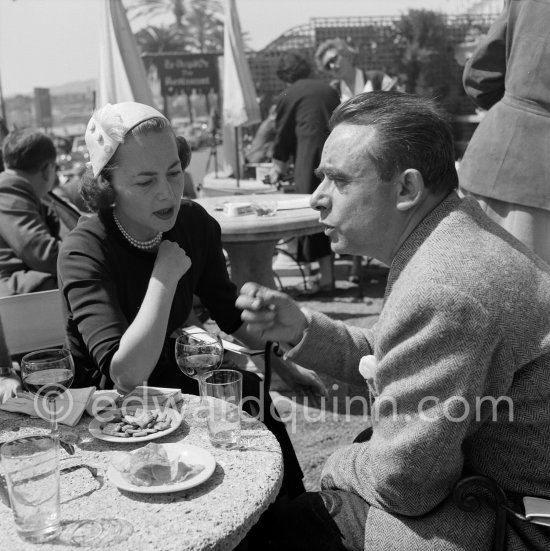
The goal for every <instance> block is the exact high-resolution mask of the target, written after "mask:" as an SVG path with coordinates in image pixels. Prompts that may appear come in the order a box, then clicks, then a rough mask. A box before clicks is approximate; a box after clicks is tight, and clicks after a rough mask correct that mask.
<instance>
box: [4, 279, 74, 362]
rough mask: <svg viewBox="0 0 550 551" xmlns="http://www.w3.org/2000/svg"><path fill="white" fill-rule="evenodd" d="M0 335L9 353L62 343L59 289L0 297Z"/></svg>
mask: <svg viewBox="0 0 550 551" xmlns="http://www.w3.org/2000/svg"><path fill="white" fill-rule="evenodd" d="M0 317H1V318H2V325H3V327H4V337H5V339H6V344H7V345H8V349H9V351H10V354H11V355H12V356H15V355H18V354H23V353H25V352H30V351H33V350H40V349H42V348H52V347H57V346H62V345H63V343H64V342H65V330H64V321H63V313H62V311H61V296H60V293H59V290H57V289H54V290H52V291H40V292H37V293H25V294H22V295H13V296H9V297H2V298H0Z"/></svg>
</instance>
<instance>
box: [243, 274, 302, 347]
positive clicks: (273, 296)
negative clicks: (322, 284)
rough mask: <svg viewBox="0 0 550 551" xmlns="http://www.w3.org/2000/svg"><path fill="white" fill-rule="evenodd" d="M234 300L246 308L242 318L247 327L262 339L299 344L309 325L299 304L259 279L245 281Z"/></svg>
mask: <svg viewBox="0 0 550 551" xmlns="http://www.w3.org/2000/svg"><path fill="white" fill-rule="evenodd" d="M235 304H236V306H237V308H240V309H241V310H243V313H242V314H241V319H242V320H243V321H244V322H245V323H246V325H247V331H248V332H250V333H251V334H252V335H254V336H256V337H258V338H260V339H261V340H262V341H263V342H265V341H279V342H284V343H292V344H297V343H298V342H299V341H300V340H301V339H302V336H303V334H304V331H305V329H306V328H307V319H306V317H305V315H304V314H303V313H302V311H301V310H300V308H299V306H298V304H296V303H295V302H294V301H293V300H292V299H291V298H290V297H289V296H288V295H286V294H285V293H281V292H279V291H274V290H273V289H269V288H268V287H262V286H261V285H258V284H257V283H245V284H244V285H243V286H242V288H241V294H240V296H239V297H238V298H237V301H236V303H235Z"/></svg>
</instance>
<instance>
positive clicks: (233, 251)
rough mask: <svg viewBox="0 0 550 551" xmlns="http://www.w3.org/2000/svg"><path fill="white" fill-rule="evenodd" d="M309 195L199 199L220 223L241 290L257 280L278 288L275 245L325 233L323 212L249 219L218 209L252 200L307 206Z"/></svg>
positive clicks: (291, 211) (283, 212) (309, 210)
mask: <svg viewBox="0 0 550 551" xmlns="http://www.w3.org/2000/svg"><path fill="white" fill-rule="evenodd" d="M307 198H309V195H304V194H284V193H278V194H273V195H268V196H266V197H262V196H261V197H258V196H256V195H242V196H239V197H235V198H231V197H205V198H202V199H196V202H197V203H199V204H200V205H202V206H203V207H204V208H205V209H206V210H207V211H208V213H209V214H210V215H211V216H213V217H214V218H215V219H216V220H217V221H218V222H219V224H220V226H221V229H222V242H223V246H224V249H225V250H226V251H227V254H228V256H229V262H230V265H231V279H232V280H233V281H234V282H235V284H236V285H237V287H241V285H242V284H243V283H245V282H246V281H255V282H257V283H260V284H262V285H266V286H268V287H271V288H273V289H274V288H275V280H274V277H273V267H272V263H273V254H274V251H275V245H277V242H278V241H279V240H280V239H287V238H289V237H300V236H303V235H311V234H314V233H320V232H321V231H322V230H323V227H322V226H321V224H319V213H318V212H317V211H316V210H313V209H312V208H311V207H309V206H305V207H302V208H295V209H293V208H289V209H288V210H277V213H276V214H275V215H274V216H257V215H256V214H255V213H254V214H247V215H245V216H235V217H229V216H227V215H225V214H224V213H223V212H222V211H220V210H216V207H219V206H220V205H221V204H222V203H223V202H224V201H239V202H241V201H243V202H246V201H251V202H255V201H256V202H261V201H262V200H269V201H279V202H283V201H284V203H287V204H288V205H291V203H292V202H295V203H296V204H297V205H303V204H304V202H305V201H304V200H305V199H307Z"/></svg>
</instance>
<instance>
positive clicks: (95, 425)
mask: <svg viewBox="0 0 550 551" xmlns="http://www.w3.org/2000/svg"><path fill="white" fill-rule="evenodd" d="M166 412H167V413H168V416H169V417H170V419H171V421H172V424H171V425H170V428H169V429H166V430H161V431H159V432H153V433H152V434H148V435H147V436H136V437H134V436H130V437H128V438H123V437H121V436H111V435H110V434H105V433H104V432H103V431H102V430H101V428H100V425H102V424H103V423H105V421H104V420H103V421H102V420H100V419H96V418H94V419H92V420H91V421H90V424H89V425H88V431H89V432H90V434H91V435H92V436H93V437H94V438H97V439H99V440H105V441H106V442H121V443H122V444H134V443H136V442H146V441H148V440H156V439H157V438H162V437H163V436H166V435H167V434H170V433H171V432H174V431H175V430H176V429H177V428H178V427H179V426H180V425H181V421H182V418H181V415H180V414H179V413H178V412H177V411H176V410H175V409H171V408H168V409H167V410H166ZM104 413H105V412H104Z"/></svg>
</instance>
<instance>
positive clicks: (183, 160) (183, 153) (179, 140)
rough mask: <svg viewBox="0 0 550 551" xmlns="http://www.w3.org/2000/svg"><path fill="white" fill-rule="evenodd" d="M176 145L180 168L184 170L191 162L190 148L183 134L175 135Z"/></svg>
mask: <svg viewBox="0 0 550 551" xmlns="http://www.w3.org/2000/svg"><path fill="white" fill-rule="evenodd" d="M176 145H177V146H178V157H179V159H180V164H181V169H182V170H185V169H186V168H187V167H188V166H189V163H190V162H191V148H190V147H189V144H188V143H187V140H186V139H185V138H184V137H183V136H176Z"/></svg>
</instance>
